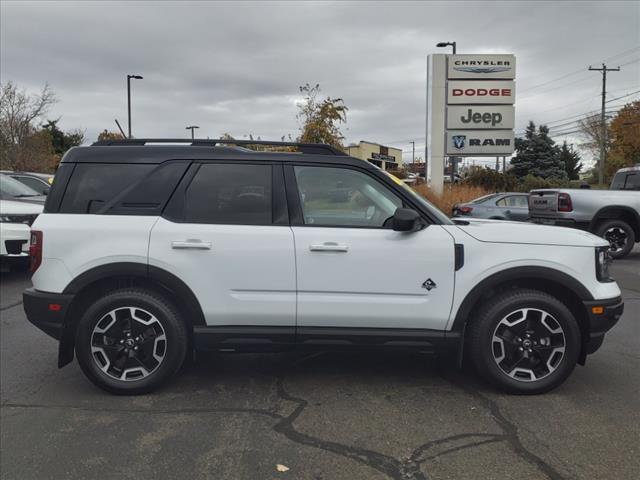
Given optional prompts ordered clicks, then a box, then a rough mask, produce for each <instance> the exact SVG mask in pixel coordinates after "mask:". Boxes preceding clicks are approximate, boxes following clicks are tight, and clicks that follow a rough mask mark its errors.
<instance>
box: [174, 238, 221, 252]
mask: <svg viewBox="0 0 640 480" xmlns="http://www.w3.org/2000/svg"><path fill="white" fill-rule="evenodd" d="M211 247H212V245H211V242H203V241H202V240H197V239H189V240H176V241H173V242H171V248H175V249H178V250H186V249H192V250H211Z"/></svg>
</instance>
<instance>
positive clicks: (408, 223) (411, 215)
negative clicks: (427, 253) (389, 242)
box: [393, 208, 423, 232]
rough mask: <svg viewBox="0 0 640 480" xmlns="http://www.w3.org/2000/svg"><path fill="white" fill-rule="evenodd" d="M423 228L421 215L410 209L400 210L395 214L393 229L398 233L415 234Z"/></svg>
mask: <svg viewBox="0 0 640 480" xmlns="http://www.w3.org/2000/svg"><path fill="white" fill-rule="evenodd" d="M422 227H423V223H422V220H421V219H420V215H419V214H418V212H416V211H415V210H411V209H410V208H398V209H396V212H395V213H394V214H393V229H394V230H395V231H396V232H415V231H417V230H420V229H421V228H422Z"/></svg>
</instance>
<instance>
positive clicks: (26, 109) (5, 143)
mask: <svg viewBox="0 0 640 480" xmlns="http://www.w3.org/2000/svg"><path fill="white" fill-rule="evenodd" d="M55 102H56V98H55V94H54V93H53V91H52V90H51V89H50V88H49V85H48V84H45V86H44V87H43V88H42V90H41V91H40V93H39V94H33V95H30V94H27V92H26V91H25V90H19V89H18V87H17V86H16V85H15V84H14V83H12V82H7V83H5V84H0V166H1V167H2V168H6V169H9V170H24V169H27V166H26V164H25V161H26V160H27V159H28V161H29V165H30V166H31V167H33V166H34V165H36V164H37V162H38V161H43V162H44V163H47V161H49V160H50V158H48V155H49V153H50V152H49V150H50V149H49V148H45V147H46V144H44V143H43V141H42V140H43V138H44V137H43V136H42V135H38V136H36V137H34V134H35V133H36V130H37V128H36V124H37V121H38V120H41V119H42V118H43V117H44V115H46V113H47V111H48V110H49V108H50V107H51V105H53V104H54V103H55ZM35 145H39V147H38V148H37V149H36V150H34V146H35ZM29 155H35V157H29ZM45 159H46V161H45Z"/></svg>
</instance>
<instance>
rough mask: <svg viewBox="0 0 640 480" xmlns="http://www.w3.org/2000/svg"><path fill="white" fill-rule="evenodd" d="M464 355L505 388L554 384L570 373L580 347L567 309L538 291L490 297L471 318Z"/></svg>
mask: <svg viewBox="0 0 640 480" xmlns="http://www.w3.org/2000/svg"><path fill="white" fill-rule="evenodd" d="M467 338H468V347H469V354H470V355H469V356H470V359H471V361H472V362H473V365H474V366H475V368H476V369H477V370H478V372H479V373H480V374H481V375H482V376H483V377H484V378H485V379H486V380H488V381H489V382H491V383H493V384H494V385H496V386H497V387H498V388H501V389H502V390H505V391H507V392H509V393H517V394H536V393H543V392H547V391H549V390H552V389H553V388H556V387H557V386H558V385H560V384H561V383H562V382H564V380H565V379H566V378H567V377H568V376H569V375H570V374H571V372H572V371H573V369H574V367H575V365H576V362H577V360H578V355H579V352H580V329H579V327H578V324H577V322H576V320H575V318H574V316H573V315H572V314H571V312H570V311H569V309H568V308H567V307H566V306H565V305H564V304H563V303H562V302H560V301H559V300H558V299H556V298H555V297H553V296H551V295H549V294H547V293H544V292H540V291H537V290H528V289H516V290H510V291H507V292H503V293H501V294H498V295H497V296H496V297H493V298H492V299H491V300H489V301H488V302H487V303H486V304H485V305H483V306H482V308H481V309H480V311H479V312H478V316H477V317H476V318H474V319H472V320H471V321H470V324H469V327H468V337H467Z"/></svg>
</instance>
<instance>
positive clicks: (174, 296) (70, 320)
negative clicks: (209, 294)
mask: <svg viewBox="0 0 640 480" xmlns="http://www.w3.org/2000/svg"><path fill="white" fill-rule="evenodd" d="M127 287H139V288H147V289H149V290H153V291H155V292H157V293H159V294H161V295H163V296H165V297H167V298H168V299H169V300H170V301H172V302H173V303H174V305H175V306H176V307H177V308H178V309H179V310H180V313H181V314H182V317H183V318H184V320H185V321H186V322H187V324H188V325H187V326H188V327H189V335H190V336H191V334H192V330H193V327H194V326H197V325H198V326H200V325H205V324H206V323H205V320H204V313H203V311H202V307H201V305H200V302H199V301H198V299H197V297H196V296H195V294H194V293H193V291H192V290H191V289H190V288H189V287H188V286H187V285H186V284H185V283H184V282H183V281H182V280H180V279H179V278H178V277H176V276H175V275H173V274H172V273H170V272H167V271H166V270H164V269H161V268H158V267H155V266H151V265H146V264H142V263H135V262H118V263H111V264H108V265H101V266H98V267H95V268H92V269H90V270H87V271H86V272H83V273H82V274H80V275H79V276H78V277H76V278H75V279H74V280H73V281H71V282H70V283H69V285H67V287H66V288H65V289H64V291H63V293H64V294H69V295H73V300H72V302H71V304H70V305H69V309H68V312H67V316H66V318H65V323H64V325H63V328H62V333H61V336H60V345H59V351H58V366H59V367H63V366H64V365H66V364H68V363H70V362H71V361H72V360H73V356H74V352H73V351H74V347H75V331H76V327H77V325H78V321H79V320H80V318H81V316H82V312H84V310H85V309H86V308H87V306H88V305H89V304H90V303H91V302H92V301H94V300H95V299H96V298H97V297H98V296H99V295H100V294H101V293H102V292H104V291H105V290H108V289H114V290H115V289H119V288H127Z"/></svg>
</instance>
